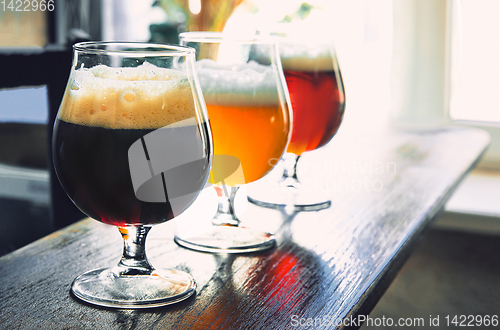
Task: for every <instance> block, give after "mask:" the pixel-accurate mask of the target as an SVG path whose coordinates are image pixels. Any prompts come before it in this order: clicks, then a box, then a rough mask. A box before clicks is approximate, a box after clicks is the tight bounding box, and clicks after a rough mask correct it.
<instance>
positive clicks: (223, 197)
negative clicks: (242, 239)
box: [212, 185, 240, 227]
mask: <svg viewBox="0 0 500 330" xmlns="http://www.w3.org/2000/svg"><path fill="white" fill-rule="evenodd" d="M238 188H239V187H230V189H229V191H228V186H226V185H222V186H221V187H216V190H217V195H218V197H219V198H218V200H219V205H218V208H217V214H216V215H215V217H214V218H213V220H212V223H213V224H214V225H216V226H234V227H238V226H239V225H240V220H239V219H238V218H237V217H236V213H235V212H234V198H235V196H236V193H237V192H238Z"/></svg>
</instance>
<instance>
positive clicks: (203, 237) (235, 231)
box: [174, 226, 276, 253]
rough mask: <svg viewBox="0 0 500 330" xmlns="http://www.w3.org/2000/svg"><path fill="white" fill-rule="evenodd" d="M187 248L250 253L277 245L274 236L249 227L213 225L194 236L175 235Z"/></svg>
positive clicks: (177, 241) (176, 239)
mask: <svg viewBox="0 0 500 330" xmlns="http://www.w3.org/2000/svg"><path fill="white" fill-rule="evenodd" d="M174 240H175V242H176V243H177V244H179V245H180V246H183V247H185V248H188V249H191V250H196V251H202V252H212V253H249V252H256V251H262V250H267V249H270V248H272V247H274V246H275V245H276V240H275V239H274V236H273V235H271V234H269V233H265V232H261V231H257V230H253V229H250V228H247V227H234V226H213V227H212V228H211V229H210V230H208V231H206V232H204V233H201V234H198V235H196V236H193V237H180V236H179V235H177V236H175V239H174Z"/></svg>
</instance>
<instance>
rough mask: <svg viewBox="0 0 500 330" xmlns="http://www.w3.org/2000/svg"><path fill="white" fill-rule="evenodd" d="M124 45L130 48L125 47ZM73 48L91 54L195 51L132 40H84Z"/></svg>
mask: <svg viewBox="0 0 500 330" xmlns="http://www.w3.org/2000/svg"><path fill="white" fill-rule="evenodd" d="M99 46H101V47H104V46H114V47H116V48H115V49H104V48H98V47H99ZM93 47H94V48H93ZM119 47H123V49H119ZM126 47H130V48H132V49H126ZM73 50H75V51H79V52H85V53H91V54H124V55H125V54H126V55H141V56H183V55H191V54H194V53H195V50H194V48H191V47H188V46H182V45H172V44H159V43H150V42H134V41H84V42H78V43H76V44H74V45H73Z"/></svg>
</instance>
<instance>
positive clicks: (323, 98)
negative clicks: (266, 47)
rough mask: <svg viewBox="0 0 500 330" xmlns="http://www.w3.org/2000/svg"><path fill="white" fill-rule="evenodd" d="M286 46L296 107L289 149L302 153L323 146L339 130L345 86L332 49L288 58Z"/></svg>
mask: <svg viewBox="0 0 500 330" xmlns="http://www.w3.org/2000/svg"><path fill="white" fill-rule="evenodd" d="M284 49H285V55H284V57H283V71H284V74H285V79H286V82H287V85H288V92H289V94H290V100H291V103H292V109H293V129H292V137H291V140H290V143H289V145H288V148H287V152H290V153H293V154H295V155H298V156H300V155H301V154H302V153H304V152H306V151H311V150H315V149H317V148H320V147H322V146H323V145H325V144H326V143H328V142H329V141H330V140H331V138H332V137H333V136H334V135H335V133H337V130H338V129H339V126H340V123H341V122H342V116H343V114H344V108H345V95H344V86H343V83H342V76H341V73H340V69H339V68H338V65H337V59H336V56H335V54H332V52H333V51H332V50H330V49H324V50H323V51H322V52H319V54H318V57H316V58H314V57H313V58H311V57H307V58H306V57H301V56H300V55H299V56H297V57H292V58H288V57H287V54H286V50H287V48H286V46H285V47H284ZM304 56H306V55H304Z"/></svg>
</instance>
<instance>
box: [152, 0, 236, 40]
mask: <svg viewBox="0 0 500 330" xmlns="http://www.w3.org/2000/svg"><path fill="white" fill-rule="evenodd" d="M242 2H243V0H158V1H156V3H155V5H157V6H160V7H161V8H163V10H165V12H166V13H167V16H168V17H169V20H170V21H171V23H173V22H176V23H177V24H178V27H179V28H181V29H183V30H185V31H222V30H223V29H224V26H225V25H226V22H227V20H228V19H229V17H230V16H231V14H232V13H233V11H234V9H235V8H236V7H237V6H238V5H239V4H240V3H242ZM178 32H181V31H178Z"/></svg>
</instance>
